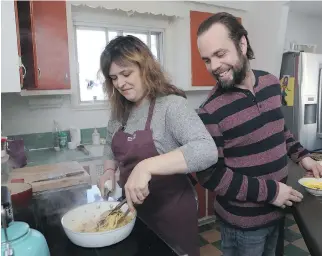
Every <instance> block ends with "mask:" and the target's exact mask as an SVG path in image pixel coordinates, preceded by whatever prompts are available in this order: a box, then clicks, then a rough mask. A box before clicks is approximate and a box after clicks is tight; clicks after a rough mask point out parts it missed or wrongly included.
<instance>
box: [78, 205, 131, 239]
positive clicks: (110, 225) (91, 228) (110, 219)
mask: <svg viewBox="0 0 322 256" xmlns="http://www.w3.org/2000/svg"><path fill="white" fill-rule="evenodd" d="M123 215H124V212H122V211H121V210H117V211H115V212H113V213H112V214H110V215H108V216H107V217H106V221H104V223H103V224H101V225H99V224H98V223H99V221H93V220H91V221H88V222H84V223H82V224H81V225H80V226H79V227H78V228H77V229H76V230H75V231H76V232H81V233H95V232H105V231H110V230H113V229H116V228H120V227H123V226H125V225H126V224H128V223H129V222H130V221H131V220H132V218H133V217H132V216H129V215H127V216H126V217H125V218H123V219H122V220H121V221H119V220H120V219H121V218H122V217H123Z"/></svg>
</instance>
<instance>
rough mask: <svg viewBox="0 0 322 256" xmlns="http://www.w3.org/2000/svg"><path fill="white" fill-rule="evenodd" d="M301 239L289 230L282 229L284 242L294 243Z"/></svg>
mask: <svg viewBox="0 0 322 256" xmlns="http://www.w3.org/2000/svg"><path fill="white" fill-rule="evenodd" d="M300 238H302V236H301V235H300V234H298V233H296V232H294V231H292V230H290V229H287V228H286V229H284V240H286V241H287V242H290V243H292V242H294V241H296V240H298V239H300Z"/></svg>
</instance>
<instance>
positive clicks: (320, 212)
mask: <svg viewBox="0 0 322 256" xmlns="http://www.w3.org/2000/svg"><path fill="white" fill-rule="evenodd" d="M304 173H305V171H304V170H303V169H302V168H301V167H299V166H298V165H296V164H295V163H293V162H290V164H289V177H288V181H287V183H288V185H290V186H292V187H293V188H294V189H296V190H298V191H299V192H301V193H302V194H303V195H304V199H303V201H302V202H301V203H299V204H295V205H294V206H293V207H291V209H290V210H291V212H292V214H293V216H294V219H295V221H296V223H297V225H298V227H299V229H300V231H301V233H302V236H303V239H304V241H305V243H306V245H307V248H308V249H309V251H310V254H311V255H312V256H321V255H322V197H316V196H313V195H311V194H309V193H308V192H307V191H306V190H305V189H304V188H303V187H302V186H301V185H300V184H298V180H299V179H300V178H302V177H303V175H304Z"/></svg>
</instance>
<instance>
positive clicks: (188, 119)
mask: <svg viewBox="0 0 322 256" xmlns="http://www.w3.org/2000/svg"><path fill="white" fill-rule="evenodd" d="M168 97H169V100H170V103H169V106H168V109H167V112H166V131H167V132H169V133H170V134H171V135H172V137H173V139H174V140H175V141H177V142H178V144H179V145H181V146H180V147H179V148H177V149H175V150H173V151H171V152H169V153H166V154H162V155H159V156H155V157H152V158H148V159H146V160H144V161H142V162H141V163H140V164H139V166H138V167H140V165H141V166H142V165H144V167H145V169H146V170H147V171H149V172H150V173H151V175H169V174H175V173H190V172H198V171H203V170H205V169H207V168H208V167H210V166H212V165H214V164H215V163H216V162H217V160H218V150H217V146H216V144H215V142H214V140H213V139H212V137H211V135H210V134H209V132H208V131H207V129H206V127H205V125H204V124H203V122H202V121H201V119H200V118H199V116H198V114H197V113H196V111H194V110H193V109H192V108H190V107H189V106H188V101H187V100H186V99H184V98H182V97H178V96H168Z"/></svg>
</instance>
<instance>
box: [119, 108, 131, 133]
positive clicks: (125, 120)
mask: <svg viewBox="0 0 322 256" xmlns="http://www.w3.org/2000/svg"><path fill="white" fill-rule="evenodd" d="M129 116H130V111H127V112H126V113H124V115H123V118H122V126H121V127H120V129H119V131H121V130H122V131H124V130H125V127H126V124H127V120H128V119H129Z"/></svg>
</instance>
